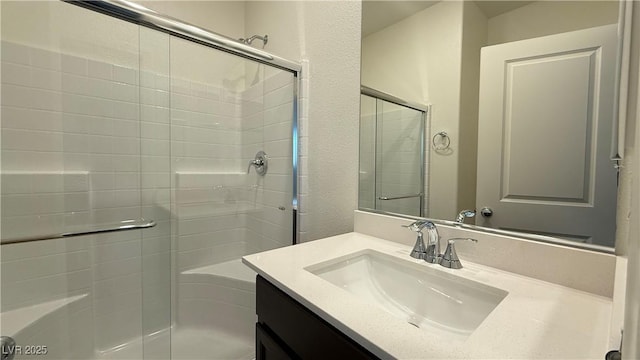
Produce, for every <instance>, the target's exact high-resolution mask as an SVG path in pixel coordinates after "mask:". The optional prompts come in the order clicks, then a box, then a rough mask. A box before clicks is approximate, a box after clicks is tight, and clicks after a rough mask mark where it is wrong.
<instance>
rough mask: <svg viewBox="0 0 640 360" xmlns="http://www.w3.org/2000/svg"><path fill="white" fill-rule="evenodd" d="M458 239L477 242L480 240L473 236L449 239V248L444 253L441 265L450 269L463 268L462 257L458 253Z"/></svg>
mask: <svg viewBox="0 0 640 360" xmlns="http://www.w3.org/2000/svg"><path fill="white" fill-rule="evenodd" d="M456 241H473V242H475V243H477V242H478V240H476V239H472V238H451V239H449V240H447V249H446V250H445V251H444V254H443V255H442V258H441V260H440V265H442V266H444V267H446V268H449V269H462V263H461V262H460V258H458V254H457V253H456V248H455V243H456Z"/></svg>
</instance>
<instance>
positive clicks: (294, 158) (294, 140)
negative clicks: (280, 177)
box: [291, 71, 302, 245]
mask: <svg viewBox="0 0 640 360" xmlns="http://www.w3.org/2000/svg"><path fill="white" fill-rule="evenodd" d="M301 82H302V77H301V76H300V71H298V72H295V73H294V74H293V122H292V124H291V166H292V167H291V173H292V176H293V179H292V180H293V182H292V189H291V191H292V196H293V197H292V199H291V205H292V208H293V240H292V243H293V245H295V244H297V243H298V242H300V232H299V231H298V229H299V227H298V225H299V224H298V160H299V156H300V154H299V150H300V149H299V145H300V143H299V140H300V138H299V136H300V134H299V131H298V126H299V124H298V118H299V115H300V114H299V113H300V107H299V106H298V99H299V93H300V87H301Z"/></svg>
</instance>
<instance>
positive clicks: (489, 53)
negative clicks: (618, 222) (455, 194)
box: [477, 25, 617, 246]
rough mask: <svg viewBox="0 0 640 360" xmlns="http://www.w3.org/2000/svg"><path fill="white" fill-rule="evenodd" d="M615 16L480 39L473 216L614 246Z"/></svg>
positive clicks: (486, 221) (491, 223)
mask: <svg viewBox="0 0 640 360" xmlns="http://www.w3.org/2000/svg"><path fill="white" fill-rule="evenodd" d="M616 35H617V28H616V26H615V25H607V26H603V27H597V28H591V29H587V30H579V31H573V32H568V33H564V34H558V35H550V36H545V37H540V38H536V39H529V40H522V41H517V42H512V43H508V44H501V45H495V46H489V47H485V48H483V49H482V60H481V73H480V110H479V128H478V153H479V154H482V156H480V157H478V188H477V208H478V209H481V208H484V207H489V208H491V209H492V210H493V214H492V215H491V217H484V216H481V217H479V218H478V219H477V220H478V222H477V223H478V224H480V225H483V226H490V227H496V228H501V229H505V230H516V231H524V232H536V233H539V234H540V233H542V234H545V235H551V236H555V237H559V238H561V239H567V240H572V241H577V242H586V243H591V244H598V245H606V246H613V245H614V244H613V241H614V238H613V234H614V232H615V209H616V202H615V196H616V170H615V169H614V167H613V165H612V163H611V161H610V160H609V154H610V149H611V131H612V119H613V106H612V104H613V92H611V91H608V89H611V88H613V84H614V74H615V68H616V66H615V60H616Z"/></svg>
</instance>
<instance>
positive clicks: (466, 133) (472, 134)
mask: <svg viewBox="0 0 640 360" xmlns="http://www.w3.org/2000/svg"><path fill="white" fill-rule="evenodd" d="M486 43H487V18H486V16H485V15H484V14H483V13H482V12H481V11H480V9H479V8H478V7H477V6H476V4H475V3H474V2H472V1H465V2H464V8H463V30H462V69H461V77H460V81H461V87H460V135H459V136H460V152H459V157H458V176H459V178H458V189H457V191H458V206H457V208H458V210H462V209H475V208H476V177H477V158H478V95H479V87H480V49H481V48H482V47H483V46H484V45H485V44H486ZM469 222H472V221H469Z"/></svg>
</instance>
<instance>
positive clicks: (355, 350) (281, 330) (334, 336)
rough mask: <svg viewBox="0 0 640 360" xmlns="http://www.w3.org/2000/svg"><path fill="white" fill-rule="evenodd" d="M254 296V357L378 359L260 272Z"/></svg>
mask: <svg viewBox="0 0 640 360" xmlns="http://www.w3.org/2000/svg"><path fill="white" fill-rule="evenodd" d="M256 296H257V298H256V299H257V300H256V312H257V314H258V322H257V323H256V360H275V359H278V360H279V359H323V360H325V359H350V360H357V359H378V357H376V356H375V355H373V354H372V353H371V352H369V351H368V350H367V349H365V348H364V347H362V346H361V345H359V344H358V343H356V342H355V341H353V340H352V339H350V338H349V337H348V336H346V335H345V334H343V333H342V332H340V331H339V330H338V329H336V328H335V327H333V325H331V324H329V323H328V322H326V321H324V320H323V319H321V318H320V317H319V316H318V315H316V314H314V313H313V312H311V311H310V310H309V309H308V308H306V307H305V306H304V305H302V304H300V303H299V302H298V301H296V300H294V299H293V298H292V297H291V296H289V295H287V294H285V293H284V292H283V291H282V290H280V289H278V288H277V287H275V286H274V285H273V284H271V283H270V282H268V281H267V280H265V279H264V278H263V277H261V276H260V275H258V276H257V278H256Z"/></svg>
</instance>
